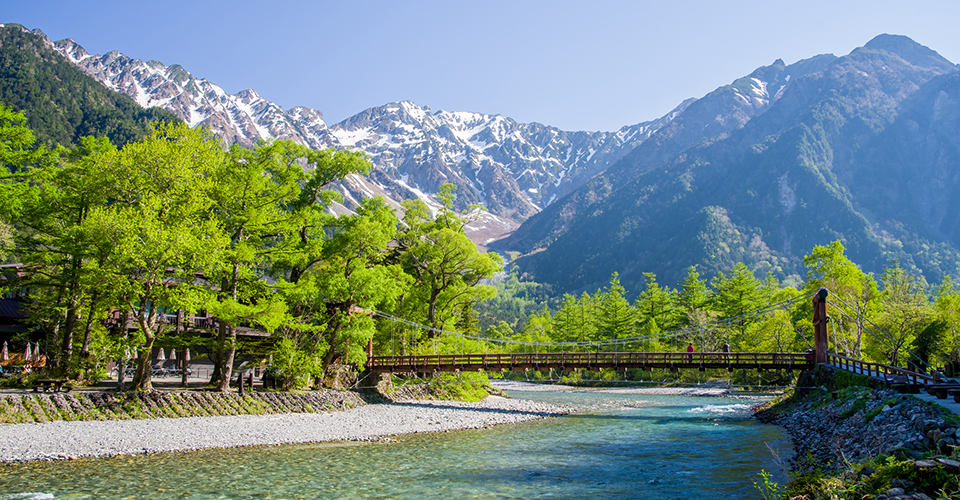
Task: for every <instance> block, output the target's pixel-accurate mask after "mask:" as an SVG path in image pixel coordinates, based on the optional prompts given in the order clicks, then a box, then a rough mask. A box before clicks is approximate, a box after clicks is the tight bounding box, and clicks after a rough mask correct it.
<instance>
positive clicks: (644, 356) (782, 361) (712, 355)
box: [367, 352, 813, 373]
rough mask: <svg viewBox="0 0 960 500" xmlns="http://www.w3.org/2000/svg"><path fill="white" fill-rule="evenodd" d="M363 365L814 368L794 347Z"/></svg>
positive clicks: (402, 368) (374, 360)
mask: <svg viewBox="0 0 960 500" xmlns="http://www.w3.org/2000/svg"><path fill="white" fill-rule="evenodd" d="M367 368H368V369H369V370H370V371H371V372H374V373H389V372H401V373H403V372H415V373H431V372H454V371H479V370H484V371H525V370H550V369H553V370H575V369H581V370H598V369H601V368H613V369H617V370H626V369H631V368H641V369H650V368H657V369H660V368H676V369H701V368H702V369H706V368H730V369H762V370H775V369H785V370H799V369H809V368H813V359H812V357H810V356H808V355H807V354H806V353H795V352H760V353H757V352H729V353H723V352H696V353H693V354H688V353H682V352H563V353H559V352H558V353H536V354H533V353H528V354H434V355H414V356H372V357H370V358H369V359H368V360H367Z"/></svg>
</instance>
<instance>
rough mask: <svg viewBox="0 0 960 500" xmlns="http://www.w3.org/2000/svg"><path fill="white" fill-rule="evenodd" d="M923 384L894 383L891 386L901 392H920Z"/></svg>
mask: <svg viewBox="0 0 960 500" xmlns="http://www.w3.org/2000/svg"><path fill="white" fill-rule="evenodd" d="M921 387H923V384H907V383H903V384H893V385H892V386H891V387H890V388H891V389H893V390H895V391H897V392H899V393H901V394H920V388H921Z"/></svg>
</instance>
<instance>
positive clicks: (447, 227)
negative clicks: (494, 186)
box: [397, 184, 503, 337]
mask: <svg viewBox="0 0 960 500" xmlns="http://www.w3.org/2000/svg"><path fill="white" fill-rule="evenodd" d="M455 189H456V186H455V185H453V184H444V185H443V186H442V187H441V190H440V193H438V195H437V196H438V198H439V199H440V201H441V203H442V205H441V208H440V210H439V212H438V214H437V216H436V217H435V218H434V217H431V215H430V212H429V210H428V208H427V206H426V205H425V204H424V203H423V202H422V201H420V200H413V201H408V202H405V203H404V208H405V209H406V214H405V215H404V225H405V226H406V228H407V229H406V231H404V232H402V233H401V234H400V235H399V237H398V239H397V241H398V242H399V244H400V256H401V262H402V263H403V266H404V269H405V270H406V272H407V273H408V274H410V275H411V276H413V278H414V280H415V282H414V290H412V291H411V292H410V293H408V295H407V297H406V301H407V303H408V311H409V312H411V313H412V314H415V315H416V316H417V317H420V318H423V319H424V320H425V321H426V322H427V324H429V325H430V326H432V327H433V328H435V329H444V328H445V327H446V325H447V324H448V323H449V322H450V320H451V319H453V318H454V317H455V316H456V315H455V312H456V311H457V309H458V308H459V307H462V306H463V305H465V304H469V303H477V302H480V301H483V300H486V299H488V298H490V297H491V296H493V294H494V293H495V292H494V289H493V287H491V286H489V285H481V281H483V280H484V279H488V278H490V277H492V276H493V275H494V273H496V272H497V271H499V270H500V269H501V268H502V267H503V259H502V258H501V257H500V256H499V255H497V254H495V253H485V254H484V253H480V251H479V250H478V249H477V246H476V245H475V244H474V243H473V242H472V241H470V239H469V238H467V236H466V234H465V231H464V226H465V225H466V223H467V220H466V219H464V218H463V217H462V215H464V214H457V213H456V212H454V210H453V192H454V190H455ZM421 305H422V306H425V309H426V310H425V311H423V310H422V306H421ZM428 335H429V336H431V337H432V336H433V335H435V334H434V333H430V334H428Z"/></svg>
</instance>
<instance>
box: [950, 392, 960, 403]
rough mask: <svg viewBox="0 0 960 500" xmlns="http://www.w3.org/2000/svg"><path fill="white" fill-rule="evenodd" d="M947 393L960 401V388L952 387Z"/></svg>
mask: <svg viewBox="0 0 960 500" xmlns="http://www.w3.org/2000/svg"><path fill="white" fill-rule="evenodd" d="M947 395H948V396H952V397H953V400H954V401H956V402H957V403H960V389H950V390H948V391H947Z"/></svg>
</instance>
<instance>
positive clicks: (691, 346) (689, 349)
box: [687, 342, 696, 363]
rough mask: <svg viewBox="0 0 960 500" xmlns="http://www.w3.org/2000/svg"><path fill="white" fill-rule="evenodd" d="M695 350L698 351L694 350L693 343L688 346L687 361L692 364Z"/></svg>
mask: <svg viewBox="0 0 960 500" xmlns="http://www.w3.org/2000/svg"><path fill="white" fill-rule="evenodd" d="M695 350H696V349H694V348H693V342H691V343H690V345H688V346H687V360H688V361H690V362H691V363H693V352H694V351H695Z"/></svg>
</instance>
